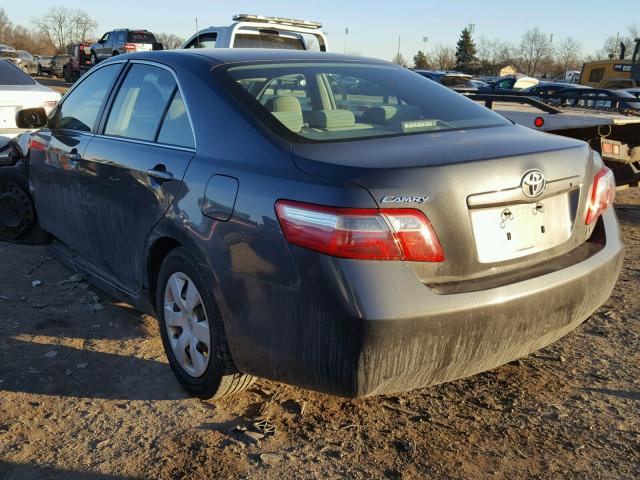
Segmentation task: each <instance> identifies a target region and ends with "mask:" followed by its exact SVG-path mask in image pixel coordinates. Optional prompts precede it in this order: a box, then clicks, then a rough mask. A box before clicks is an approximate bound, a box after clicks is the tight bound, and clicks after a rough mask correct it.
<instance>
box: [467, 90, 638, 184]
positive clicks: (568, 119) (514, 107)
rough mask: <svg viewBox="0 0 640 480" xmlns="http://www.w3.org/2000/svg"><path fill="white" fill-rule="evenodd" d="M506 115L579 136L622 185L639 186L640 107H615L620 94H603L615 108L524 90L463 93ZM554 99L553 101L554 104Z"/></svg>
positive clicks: (527, 124)
mask: <svg viewBox="0 0 640 480" xmlns="http://www.w3.org/2000/svg"><path fill="white" fill-rule="evenodd" d="M464 94H465V95H467V96H468V97H469V98H470V99H472V100H474V101H476V102H480V103H483V104H484V106H486V107H487V108H490V109H492V110H494V111H495V112H496V113H499V114H500V115H502V116H503V117H505V118H507V119H509V120H511V121H512V122H515V123H518V124H520V125H523V126H525V127H529V128H532V129H534V130H541V131H543V132H548V133H553V134H556V135H562V136H565V137H571V138H577V139H580V140H584V141H586V142H588V143H589V145H590V146H591V148H593V149H594V150H595V151H597V152H598V153H600V155H602V159H603V160H604V162H605V163H606V164H607V166H608V167H609V168H611V170H612V171H613V173H614V175H615V178H616V184H617V185H619V186H622V185H628V186H637V185H638V182H639V181H640V111H637V110H636V111H634V110H632V109H623V108H616V107H615V105H616V102H620V101H621V99H620V98H619V97H602V98H598V102H610V104H611V105H614V107H613V108H607V109H604V108H597V107H593V108H585V107H575V106H567V105H571V103H572V100H574V99H575V98H576V97H574V96H563V95H562V94H558V93H553V94H541V95H531V94H527V93H521V92H509V93H504V94H503V93H475V92H474V93H466V92H465V93H464ZM551 103H553V104H554V105H552V104H551Z"/></svg>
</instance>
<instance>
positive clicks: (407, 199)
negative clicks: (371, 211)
mask: <svg viewBox="0 0 640 480" xmlns="http://www.w3.org/2000/svg"><path fill="white" fill-rule="evenodd" d="M427 200H429V197H414V196H407V195H386V196H384V197H382V198H381V199H380V203H424V202H426V201H427Z"/></svg>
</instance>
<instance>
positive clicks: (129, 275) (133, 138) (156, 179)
mask: <svg viewBox="0 0 640 480" xmlns="http://www.w3.org/2000/svg"><path fill="white" fill-rule="evenodd" d="M107 110H108V112H107V113H105V116H104V118H103V120H102V126H101V130H100V131H101V134H100V135H96V137H95V138H94V139H93V140H92V141H91V143H90V144H89V147H88V148H87V151H86V153H85V155H84V157H83V159H82V165H81V171H82V175H81V198H82V204H83V207H84V208H83V217H82V222H81V223H82V225H83V230H84V231H83V238H85V240H86V243H85V245H84V246H83V251H84V252H86V253H87V254H88V255H89V256H90V258H91V260H92V261H93V262H94V263H95V264H96V265H97V266H98V267H100V268H101V269H102V270H103V271H104V272H105V273H107V274H109V275H111V276H113V277H115V278H116V279H117V280H119V282H121V283H123V284H124V285H125V286H127V287H130V288H131V289H132V290H134V291H135V290H136V289H137V286H138V285H139V281H140V279H141V275H142V272H143V261H142V256H143V252H144V245H145V241H146V239H147V236H148V235H149V233H150V231H151V229H152V228H153V226H154V225H155V224H156V222H157V221H158V220H159V219H160V218H161V217H162V215H163V214H164V213H165V212H166V211H167V209H168V208H169V206H170V205H171V202H172V201H173V199H174V198H175V196H176V194H177V193H178V189H179V187H180V184H181V180H182V177H183V175H184V172H185V170H186V168H187V166H188V164H189V162H190V160H191V158H192V157H193V156H194V152H195V141H194V136H193V132H192V128H191V123H190V120H189V117H188V114H187V110H186V106H185V103H184V100H183V97H182V94H181V92H180V90H179V89H178V86H177V81H176V78H175V75H174V73H173V72H172V71H171V70H169V69H167V68H165V67H163V66H159V65H155V64H150V63H148V62H132V63H131V64H130V68H129V70H128V72H127V73H126V76H125V78H124V80H123V81H122V83H121V85H120V86H119V88H118V91H117V93H116V95H115V97H114V98H113V99H112V101H111V102H110V106H109V107H108V109H107Z"/></svg>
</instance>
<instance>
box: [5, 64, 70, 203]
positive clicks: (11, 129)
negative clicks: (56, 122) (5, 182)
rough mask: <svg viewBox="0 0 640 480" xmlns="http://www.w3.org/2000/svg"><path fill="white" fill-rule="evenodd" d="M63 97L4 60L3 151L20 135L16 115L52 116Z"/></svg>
mask: <svg viewBox="0 0 640 480" xmlns="http://www.w3.org/2000/svg"><path fill="white" fill-rule="evenodd" d="M60 96H61V95H60V93H58V92H56V91H54V90H51V89H50V88H48V87H45V86H44V85H40V84H39V83H38V82H36V81H35V80H34V79H33V78H31V77H30V76H29V75H27V74H26V73H24V71H22V69H20V68H18V67H17V66H16V65H15V64H13V63H11V62H8V61H6V60H4V59H0V148H2V147H3V146H4V145H5V144H6V143H7V142H8V141H9V140H10V139H11V138H13V137H15V136H16V135H17V134H18V133H20V130H19V129H18V128H17V124H16V114H17V113H18V112H19V111H20V110H23V109H26V108H37V107H42V108H44V109H45V112H47V113H48V112H50V111H51V110H52V109H53V107H55V106H56V104H57V102H58V101H59V100H60ZM0 156H2V154H1V153H0ZM0 192H2V189H1V188H0Z"/></svg>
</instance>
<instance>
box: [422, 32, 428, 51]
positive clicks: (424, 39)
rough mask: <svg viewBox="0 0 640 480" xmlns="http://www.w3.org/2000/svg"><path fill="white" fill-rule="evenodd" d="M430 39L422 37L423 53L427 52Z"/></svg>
mask: <svg viewBox="0 0 640 480" xmlns="http://www.w3.org/2000/svg"><path fill="white" fill-rule="evenodd" d="M428 41H429V37H427V36H424V37H422V53H425V54H426V53H427V42H428Z"/></svg>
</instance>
